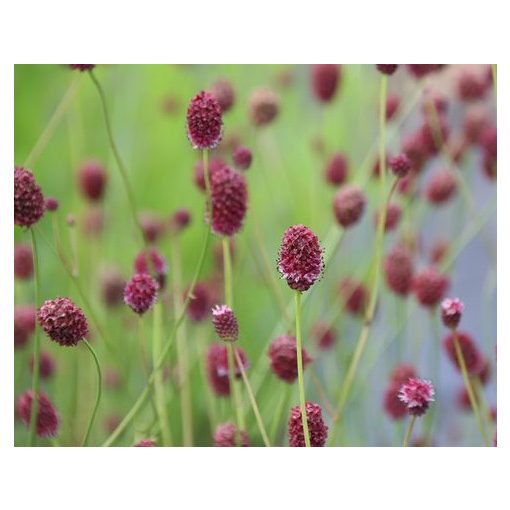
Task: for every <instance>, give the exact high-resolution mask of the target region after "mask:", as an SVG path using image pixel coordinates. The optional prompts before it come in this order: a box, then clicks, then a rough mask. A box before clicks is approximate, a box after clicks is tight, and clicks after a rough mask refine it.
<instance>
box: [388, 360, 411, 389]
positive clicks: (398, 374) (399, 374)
mask: <svg viewBox="0 0 510 510" xmlns="http://www.w3.org/2000/svg"><path fill="white" fill-rule="evenodd" d="M411 377H416V369H415V368H414V366H413V365H411V364H409V363H399V364H398V365H396V366H395V367H394V368H393V370H392V371H391V374H390V382H391V383H395V384H398V385H399V387H400V386H402V384H404V383H405V382H407V381H408V379H409V378H411Z"/></svg>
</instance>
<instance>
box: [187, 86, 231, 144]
mask: <svg viewBox="0 0 510 510" xmlns="http://www.w3.org/2000/svg"><path fill="white" fill-rule="evenodd" d="M187 127H188V138H189V141H190V142H191V145H192V146H193V148H194V149H214V148H215V147H216V146H217V145H218V144H219V143H220V141H221V135H222V129H223V119H222V118H221V106H220V103H219V102H218V100H217V99H216V97H214V96H213V95H212V94H211V93H209V92H204V91H202V92H199V93H198V94H197V95H196V96H195V97H194V98H193V99H192V100H191V102H190V104H189V107H188V113H187Z"/></svg>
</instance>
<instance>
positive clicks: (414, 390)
mask: <svg viewBox="0 0 510 510" xmlns="http://www.w3.org/2000/svg"><path fill="white" fill-rule="evenodd" d="M434 393H435V392H434V387H433V386H432V383H431V382H430V381H427V380H426V379H416V378H414V377H411V378H410V379H409V380H408V381H407V382H406V383H405V384H403V385H402V387H401V388H400V391H399V395H398V396H399V398H400V400H401V401H402V402H403V403H404V404H405V405H406V408H407V412H408V413H409V414H410V415H412V416H422V415H423V414H425V412H426V411H427V409H428V408H429V404H430V402H434Z"/></svg>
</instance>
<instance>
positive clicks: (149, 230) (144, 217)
mask: <svg viewBox="0 0 510 510" xmlns="http://www.w3.org/2000/svg"><path fill="white" fill-rule="evenodd" d="M138 222H139V224H140V228H141V229H142V232H143V237H144V239H145V241H146V242H147V243H155V242H156V241H157V240H158V239H159V238H160V237H161V235H162V234H163V232H164V230H165V225H164V222H163V220H162V218H161V217H160V216H159V215H158V214H156V213H154V212H152V211H143V212H141V213H140V215H139V216H138Z"/></svg>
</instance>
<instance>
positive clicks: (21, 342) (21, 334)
mask: <svg viewBox="0 0 510 510" xmlns="http://www.w3.org/2000/svg"><path fill="white" fill-rule="evenodd" d="M35 318H36V311H35V308H34V307H32V306H20V305H16V306H15V307H14V348H15V349H21V348H22V347H24V346H25V345H26V344H27V342H28V340H29V339H30V335H31V334H32V333H33V332H34V331H35Z"/></svg>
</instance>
